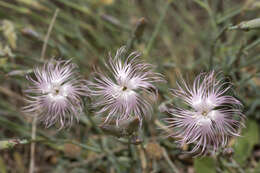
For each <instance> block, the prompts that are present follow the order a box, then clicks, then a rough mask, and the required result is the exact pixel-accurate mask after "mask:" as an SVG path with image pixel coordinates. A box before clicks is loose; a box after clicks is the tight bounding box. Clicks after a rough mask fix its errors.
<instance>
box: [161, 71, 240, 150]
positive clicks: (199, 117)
mask: <svg viewBox="0 0 260 173" xmlns="http://www.w3.org/2000/svg"><path fill="white" fill-rule="evenodd" d="M223 80H224V78H222V79H219V80H217V75H216V74H215V73H214V71H213V72H210V73H208V74H207V73H201V74H200V75H198V76H197V77H196V79H195V81H194V83H193V86H192V87H191V86H188V85H187V84H186V82H185V81H184V80H183V79H182V82H181V84H183V86H181V85H180V84H179V83H177V85H178V89H175V90H173V95H174V96H176V97H179V98H180V99H182V100H183V101H184V103H186V105H188V106H189V107H190V108H189V109H182V108H175V109H171V110H170V111H169V113H170V114H172V116H173V117H171V118H166V119H165V121H166V122H167V124H168V128H169V129H171V131H172V130H173V131H174V132H171V133H170V134H169V136H172V137H176V138H178V139H179V140H178V141H177V142H178V143H179V144H180V145H181V146H183V145H185V144H194V147H193V149H192V150H191V151H190V153H195V152H198V151H199V150H200V154H203V153H204V154H205V153H207V152H208V151H210V150H212V151H213V152H215V151H217V150H218V149H219V148H220V147H225V146H226V145H227V142H228V141H229V139H230V137H232V136H239V132H238V131H239V127H240V125H243V120H244V115H243V113H242V112H241V107H242V104H241V103H240V101H238V100H237V99H236V98H235V97H233V96H229V95H227V94H226V93H227V92H228V91H229V90H230V89H231V85H230V84H229V83H228V82H224V81H223Z"/></svg>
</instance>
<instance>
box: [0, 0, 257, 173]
mask: <svg viewBox="0 0 260 173" xmlns="http://www.w3.org/2000/svg"><path fill="white" fill-rule="evenodd" d="M259 4H260V3H259V2H258V0H244V1H243V0H194V1H190V0H182V1H178V0H168V1H165V0H156V1H155V0H154V1H152V0H0V139H1V140H0V141H2V142H3V141H4V144H9V143H5V140H6V139H18V138H19V139H24V138H25V139H27V140H28V139H30V137H31V122H32V119H31V117H30V116H28V115H25V114H24V113H23V112H21V107H22V106H23V105H24V100H23V95H24V94H23V89H25V88H26V87H27V85H28V83H27V81H26V80H25V74H27V73H31V72H32V69H33V67H34V66H35V65H41V64H42V63H43V62H44V61H47V60H48V59H51V58H54V57H57V58H61V59H70V58H71V59H72V61H73V62H74V63H76V64H78V66H79V70H80V73H81V74H82V75H83V76H84V78H85V79H90V74H91V73H92V72H93V67H100V68H103V66H104V64H103V62H104V61H106V60H107V57H108V52H111V53H112V54H113V53H115V51H116V49H118V48H119V47H121V46H122V45H127V46H128V49H129V50H130V51H133V50H137V51H140V52H142V53H144V56H143V58H144V60H145V61H147V62H149V63H152V64H154V65H155V66H156V71H158V72H160V73H162V74H163V75H164V76H165V78H166V80H167V83H165V84H161V85H159V86H158V87H159V99H158V103H165V104H169V103H172V102H174V105H180V104H181V103H180V102H179V100H178V99H176V98H174V97H172V96H171V95H170V93H169V88H175V87H176V79H177V78H178V77H179V76H178V73H181V74H183V77H184V78H187V79H189V80H193V79H194V77H195V76H196V75H197V74H198V73H200V72H202V71H209V70H216V71H221V72H222V73H223V75H225V76H226V77H228V79H229V80H228V81H227V82H231V83H232V84H233V85H234V91H235V93H236V95H235V97H237V98H238V99H239V100H240V101H241V102H242V103H243V105H244V112H245V114H246V116H247V117H248V120H246V121H247V123H246V128H244V129H243V134H242V137H238V138H236V143H235V145H234V149H235V154H234V159H235V161H237V163H238V165H236V164H234V163H233V162H232V161H231V160H229V159H225V158H224V157H221V159H219V160H222V161H223V160H224V161H223V165H224V166H223V168H221V169H223V171H224V172H225V173H226V172H230V170H232V171H233V172H239V171H238V170H240V172H243V171H253V173H257V172H259V171H258V169H259V166H258V167H256V168H254V165H256V164H259V163H255V162H253V161H255V160H256V161H257V159H259V158H255V156H254V155H253V153H254V152H256V151H255V150H254V146H255V145H259V144H260V141H259V136H258V135H259V134H258V130H259V123H258V121H259V119H260V109H259V106H260V99H259V98H260V79H259V77H260V71H259V69H260V38H259V35H260V31H259V29H257V28H258V25H259V20H254V21H251V20H252V19H256V18H258V17H259V16H260V10H259V9H260V5H259ZM57 8H58V9H59V14H58V16H57V19H56V21H55V23H54V27H53V30H52V32H51V35H50V38H49V41H48V43H47V51H46V56H45V57H46V59H45V60H41V59H40V56H41V50H42V46H43V42H44V36H45V35H46V33H47V30H48V27H49V24H50V22H51V19H52V16H53V14H54V11H55V10H56V9H57ZM243 21H247V23H244V24H246V25H243V27H247V28H249V31H248V32H244V31H241V30H239V28H237V29H235V30H230V29H232V28H230V27H231V26H239V24H240V23H241V22H242V23H243ZM248 21H251V22H248ZM138 25H141V26H142V27H141V29H140V28H137V26H138ZM241 27H242V25H241ZM250 27H251V28H250ZM252 27H253V29H252ZM233 29H234V28H233ZM241 29H243V28H241ZM251 29H252V30H251ZM86 105H87V107H86V109H87V110H91V108H90V107H89V104H86ZM157 107H158V105H154V111H155V112H154V114H153V116H152V119H151V121H148V123H147V122H146V121H144V122H143V125H144V128H143V129H142V133H141V134H140V136H138V137H137V136H135V134H134V135H133V137H136V139H135V138H134V139H133V142H132V143H134V142H136V141H137V142H138V140H137V139H139V138H141V141H143V145H138V146H134V145H131V146H129V144H128V143H127V142H128V141H127V140H126V139H125V138H123V139H118V138H117V137H112V136H111V135H107V134H113V135H115V134H116V136H119V137H124V136H125V134H127V135H128V134H132V130H133V131H134V130H136V128H137V127H136V125H135V123H134V122H133V124H132V123H129V124H127V123H126V124H125V125H126V126H132V130H131V131H125V129H124V127H120V128H111V127H110V126H106V127H103V132H102V131H101V130H100V128H97V127H96V126H94V125H93V122H92V120H91V119H89V117H91V116H93V113H89V112H91V111H89V112H88V111H87V112H86V113H85V114H84V115H82V116H81V118H80V121H79V123H78V124H75V125H74V126H72V128H71V129H67V130H62V131H57V128H56V127H52V128H49V129H46V128H45V127H43V126H42V125H40V124H38V125H37V135H36V136H37V137H36V139H37V141H38V142H37V143H36V156H37V158H36V167H37V169H38V170H39V172H40V173H41V172H64V173H67V172H68V173H70V172H84V173H85V172H99V173H104V172H120V173H124V172H126V173H131V172H133V173H135V172H136V173H138V172H154V173H156V172H165V173H168V172H176V173H178V172H179V173H181V172H188V170H189V171H190V170H191V172H192V171H194V170H195V171H196V173H204V172H206V173H211V172H212V173H213V172H214V173H215V172H216V170H220V167H221V166H220V165H221V164H220V163H218V161H216V160H215V159H214V158H211V157H205V158H196V159H193V158H192V157H191V156H186V155H185V154H183V153H182V151H181V150H180V149H179V148H177V147H176V144H175V143H174V142H175V141H174V140H172V139H166V138H161V135H162V131H161V130H158V128H161V127H162V126H163V125H161V124H160V123H158V122H159V120H160V119H161V118H163V117H165V116H167V114H163V113H160V112H159V111H158V109H157ZM113 127H114V126H113ZM151 142H152V143H156V144H158V146H159V147H158V148H160V150H158V151H159V152H158V151H157V150H156V149H155V150H152V151H150V153H153V152H154V153H156V154H157V155H159V156H160V157H159V158H160V159H158V160H157V159H154V158H150V157H149V155H148V154H147V153H149V152H148V151H147V148H145V146H146V144H147V143H151ZM68 144H69V145H68ZM5 146H10V145H5ZM11 146H12V145H11ZM11 146H10V147H11ZM5 148H6V147H5ZM129 148H130V150H129ZM29 151H30V145H15V146H14V147H13V149H11V150H7V149H5V150H1V151H0V171H2V172H11V173H12V172H19V171H20V170H19V168H18V167H17V166H14V165H16V163H18V161H17V160H19V162H20V159H19V158H20V157H22V158H23V159H22V161H23V162H22V164H24V167H25V169H26V170H25V172H28V171H27V168H28V167H29V159H30V157H28V156H29ZM161 151H165V152H163V153H161ZM16 152H17V153H19V154H16ZM158 153H159V154H158ZM15 155H16V157H14V156H15ZM183 155H184V156H183ZM224 163H225V164H224ZM246 166H248V167H250V170H248V169H247V168H246ZM240 167H241V168H240ZM238 168H239V169H238Z"/></svg>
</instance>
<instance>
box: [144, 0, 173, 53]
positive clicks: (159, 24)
mask: <svg viewBox="0 0 260 173" xmlns="http://www.w3.org/2000/svg"><path fill="white" fill-rule="evenodd" d="M171 3H172V1H167V3H166V4H165V6H164V8H163V11H162V14H161V16H160V18H159V21H158V23H157V24H156V28H155V30H154V32H153V34H152V36H151V39H150V40H149V42H148V45H147V48H146V50H145V53H144V55H145V57H147V56H148V55H149V53H150V51H151V49H152V47H153V44H154V42H155V38H156V37H157V35H158V34H159V31H160V29H161V26H162V24H163V20H164V18H165V16H166V12H167V11H168V8H169V6H170V4H171Z"/></svg>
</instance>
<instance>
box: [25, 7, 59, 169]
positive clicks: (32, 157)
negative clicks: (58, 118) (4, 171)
mask: <svg viewBox="0 0 260 173" xmlns="http://www.w3.org/2000/svg"><path fill="white" fill-rule="evenodd" d="M58 13H59V9H56V10H55V13H54V15H53V17H52V19H51V23H50V25H49V28H48V31H47V34H46V36H45V38H44V43H43V47H42V52H41V59H42V60H43V59H44V57H45V52H46V48H47V43H48V40H49V38H50V35H51V31H52V28H53V26H54V23H55V21H56V18H57V15H58ZM36 122H37V116H34V117H33V122H32V140H35V139H36V130H37V127H36ZM30 152H31V154H30V168H29V173H34V167H35V142H32V143H31V151H30Z"/></svg>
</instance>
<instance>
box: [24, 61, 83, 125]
mask: <svg viewBox="0 0 260 173" xmlns="http://www.w3.org/2000/svg"><path fill="white" fill-rule="evenodd" d="M75 69H76V65H75V64H72V63H71V61H70V60H69V61H60V60H51V61H49V62H47V63H45V64H44V65H43V66H42V67H37V68H35V69H34V75H33V76H27V79H28V80H29V81H30V82H31V86H30V87H29V88H28V89H27V90H25V93H26V97H27V99H26V101H27V103H28V105H27V106H25V107H24V111H25V112H27V113H32V114H35V115H36V116H39V119H40V120H41V121H43V123H44V124H45V125H46V127H50V126H51V125H53V124H55V123H56V122H59V123H60V126H61V128H63V127H64V126H65V125H67V124H68V125H71V124H72V122H73V120H74V119H77V120H78V117H79V115H80V114H81V112H82V100H81V98H80V97H81V96H83V95H86V94H85V91H86V86H85V84H84V83H85V81H84V80H82V79H81V78H80V77H79V75H78V73H77V72H76V71H75Z"/></svg>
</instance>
